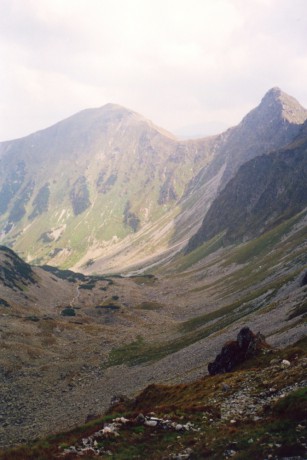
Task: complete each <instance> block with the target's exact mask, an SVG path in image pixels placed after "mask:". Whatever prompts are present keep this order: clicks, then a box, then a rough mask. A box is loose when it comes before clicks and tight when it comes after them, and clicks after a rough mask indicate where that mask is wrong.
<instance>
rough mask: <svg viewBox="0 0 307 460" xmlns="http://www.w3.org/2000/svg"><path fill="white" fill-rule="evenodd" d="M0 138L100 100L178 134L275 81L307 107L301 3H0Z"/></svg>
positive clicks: (249, 100)
mask: <svg viewBox="0 0 307 460" xmlns="http://www.w3.org/2000/svg"><path fill="white" fill-rule="evenodd" d="M0 12H1V19H0V24H1V28H0V36H1V41H0V56H1V63H2V68H1V77H0V78H1V88H2V92H1V96H0V120H1V124H0V141H4V140H10V139H14V138H19V137H23V136H25V135H27V134H30V133H32V132H35V131H38V130H40V129H44V128H47V127H48V126H50V125H52V124H54V123H56V122H58V121H60V120H62V119H64V118H67V117H69V116H71V115H73V114H74V113H76V112H78V111H80V110H83V109H86V108H91V107H100V106H102V105H105V104H107V103H110V102H111V103H117V104H120V105H123V106H125V107H128V108H130V109H132V110H134V111H136V112H138V113H141V114H142V115H144V116H145V117H146V118H148V119H150V120H152V121H153V122H154V123H155V124H157V125H159V126H162V127H163V128H165V129H167V130H169V131H171V132H173V133H174V134H176V135H179V136H183V137H195V136H198V135H199V136H201V135H208V134H213V133H218V132H221V131H223V130H224V129H226V128H227V127H229V126H234V125H236V124H237V123H238V122H239V121H240V120H241V119H242V118H243V116H244V115H245V114H246V113H247V112H248V111H250V110H251V109H252V108H253V107H255V106H256V105H258V104H259V102H260V100H261V98H262V97H263V96H264V94H265V93H266V92H267V91H268V90H269V89H270V88H272V87H274V86H279V87H280V88H281V89H282V90H283V91H285V92H286V93H288V94H290V95H292V96H294V97H295V98H296V99H297V100H298V101H299V102H300V103H301V104H302V105H303V106H305V107H306V106H307V87H306V84H305V82H306V79H307V53H306V49H305V48H306V43H307V3H306V2H305V1H304V0H293V1H292V2H289V1H288V0H251V1H250V2H244V1H243V0H214V1H213V0H191V1H189V2H187V1H176V2H175V1H174V0H166V1H163V2H162V1H161V0H157V1H156V2H154V3H153V2H150V1H149V0H143V1H141V0H130V1H129V2H125V1H124V0H119V1H117V2H116V3H113V2H110V1H107V0H91V1H90V2H88V1H85V0H66V1H65V2H63V1H60V0H41V1H40V2H37V1H35V0H29V1H27V2H23V1H21V0H0Z"/></svg>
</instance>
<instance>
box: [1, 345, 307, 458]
mask: <svg viewBox="0 0 307 460" xmlns="http://www.w3.org/2000/svg"><path fill="white" fill-rule="evenodd" d="M306 344H307V343H306V339H305V340H303V341H300V342H299V343H298V344H297V345H295V346H291V347H288V348H286V349H284V350H276V349H270V348H265V349H263V350H262V351H261V352H260V353H259V354H257V356H255V357H252V358H250V359H249V360H247V361H246V362H245V363H243V364H241V365H240V366H239V368H238V369H237V370H235V371H233V372H229V373H226V374H219V375H215V376H206V377H203V378H201V379H198V380H196V381H192V382H191V383H186V384H177V385H160V384H152V385H150V386H148V387H147V388H146V389H145V390H144V391H142V392H141V393H140V394H138V395H137V396H136V397H135V398H133V399H129V398H127V397H124V396H122V395H118V396H117V397H115V398H113V401H112V405H111V408H110V409H109V411H108V413H107V414H106V415H105V416H103V417H102V418H95V417H94V416H93V417H92V418H93V420H90V421H89V422H88V423H87V424H85V425H83V426H81V427H78V428H77V429H74V430H72V431H71V432H68V433H67V432H66V433H62V434H57V435H53V436H50V437H49V438H46V439H44V440H41V441H35V442H32V443H29V444H27V445H23V446H20V447H19V448H14V449H8V450H3V451H1V453H0V459H1V460H12V459H16V460H18V459H20V460H21V459H24V460H26V459H33V458H40V459H42V460H44V459H52V458H66V459H77V458H79V457H80V458H101V459H107V458H114V459H128V458H135V459H138V458H139V459H143V458H147V459H153V460H154V459H156V460H158V459H165V460H168V459H169V460H170V459H177V460H179V459H180V460H184V459H191V460H192V459H204V458H212V459H222V458H225V459H227V458H234V459H247V458H250V459H263V460H264V459H286V458H287V459H288V458H292V459H294V458H295V459H296V460H303V459H305V458H306V455H307V441H306V440H307V437H306V436H307V417H306V416H307V388H306V387H307V385H306V384H307V380H306V369H307V355H306ZM102 391H103V389H102ZM76 410H77V408H76ZM89 418H91V417H89Z"/></svg>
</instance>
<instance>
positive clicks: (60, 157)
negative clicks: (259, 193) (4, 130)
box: [0, 89, 307, 272]
mask: <svg viewBox="0 0 307 460" xmlns="http://www.w3.org/2000/svg"><path fill="white" fill-rule="evenodd" d="M281 101H282V102H281ZM283 107H290V109H291V110H290V109H289V110H288V109H287V111H288V112H287V113H290V112H291V111H292V112H291V113H292V118H293V120H295V123H292V122H290V121H289V120H285V119H283V115H282V113H283V110H284V109H283ZM272 117H273V118H272ZM304 117H306V118H307V111H306V110H305V109H303V108H302V107H301V106H300V105H299V103H298V102H297V101H295V99H293V98H291V97H290V96H287V95H285V93H282V92H281V91H280V90H276V89H272V90H270V91H269V92H268V93H267V94H266V95H265V96H264V98H263V99H262V101H261V103H260V104H259V106H258V107H257V108H256V109H253V110H252V111H251V112H250V113H249V114H248V115H247V116H246V117H244V118H243V120H242V122H241V123H240V124H239V125H238V126H237V127H234V128H230V129H228V130H227V131H226V132H225V133H222V134H219V135H215V136H209V137H206V138H203V139H194V140H186V141H178V140H177V139H176V138H175V137H174V136H173V135H172V134H170V133H168V132H165V131H164V130H163V129H162V128H159V127H156V126H155V125H154V124H153V123H152V122H150V121H148V120H147V119H146V118H144V117H143V116H142V115H139V114H137V113H136V112H133V111H131V110H130V109H126V108H124V107H122V106H120V105H117V104H107V105H105V106H102V107H100V108H97V109H85V110H84V111H81V112H78V113H77V114H75V115H73V116H72V117H69V118H67V119H65V120H62V121H61V122H59V123H57V124H55V125H53V126H52V127H50V128H46V129H45V130H41V131H39V132H37V133H34V134H32V135H29V136H27V137H25V138H22V139H19V140H16V141H12V142H10V141H7V142H5V143H0V203H1V205H0V235H1V241H2V242H3V243H5V244H7V245H9V246H11V247H12V248H14V249H15V250H17V251H18V252H19V253H20V254H22V256H23V257H24V258H25V259H26V260H28V261H36V262H37V263H39V264H40V263H46V262H48V263H52V264H53V265H58V266H62V267H65V268H68V267H74V269H77V270H79V271H80V270H88V269H91V270H92V271H96V272H97V271H101V270H103V271H118V270H120V271H121V272H122V271H123V270H130V267H133V266H134V265H135V264H136V263H138V261H139V260H144V261H145V260H148V261H149V260H150V258H155V257H158V256H159V257H164V256H163V255H167V254H169V253H171V252H174V251H175V252H177V251H178V250H180V249H181V248H182V247H183V246H184V245H185V244H186V240H187V239H188V238H190V237H191V236H192V235H193V233H196V231H197V230H198V228H199V227H200V225H201V223H202V220H203V218H204V216H205V214H206V212H207V211H208V209H209V207H210V205H211V203H212V201H213V200H214V199H215V197H216V196H217V195H218V193H219V192H220V191H221V190H222V189H223V188H224V187H225V186H226V184H227V182H228V181H229V180H230V179H231V178H232V177H233V176H234V175H235V174H236V172H237V170H238V168H239V167H240V166H241V164H243V163H245V162H246V161H248V160H249V159H251V158H254V157H255V156H258V155H261V154H263V153H269V152H270V151H271V150H274V149H276V148H281V147H282V146H283V145H285V144H286V143H289V142H290V141H291V140H293V139H294V137H295V136H296V134H297V132H298V130H299V127H300V125H299V124H296V123H297V122H300V121H301V120H303V119H304ZM288 118H289V117H288ZM271 119H273V122H272V123H268V120H271ZM88 261H91V262H92V261H94V264H92V265H88ZM96 261H97V264H96Z"/></svg>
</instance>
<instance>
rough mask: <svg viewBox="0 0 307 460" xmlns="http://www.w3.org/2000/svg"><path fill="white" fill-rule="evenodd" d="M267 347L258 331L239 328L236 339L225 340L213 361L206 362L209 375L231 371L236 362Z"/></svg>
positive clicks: (239, 362)
mask: <svg viewBox="0 0 307 460" xmlns="http://www.w3.org/2000/svg"><path fill="white" fill-rule="evenodd" d="M263 348H268V344H267V343H266V342H265V339H264V337H263V335H262V334H260V332H258V334H254V333H253V332H252V331H251V330H250V329H249V328H248V327H244V328H243V329H241V330H240V332H239V334H238V336H237V340H234V341H231V342H227V343H226V344H225V345H224V346H223V348H222V350H221V353H219V354H218V355H217V357H216V358H215V360H214V362H213V363H209V364H208V371H209V374H210V375H216V374H223V373H225V372H231V371H232V370H233V369H234V368H235V367H236V366H237V365H238V364H241V363H243V362H244V361H245V360H246V359H248V358H250V357H252V356H255V355H256V354H257V353H258V352H259V350H261V349H263Z"/></svg>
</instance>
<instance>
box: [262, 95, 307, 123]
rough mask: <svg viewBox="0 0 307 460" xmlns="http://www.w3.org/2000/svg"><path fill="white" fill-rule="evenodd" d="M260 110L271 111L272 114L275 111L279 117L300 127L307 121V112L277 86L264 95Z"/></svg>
mask: <svg viewBox="0 0 307 460" xmlns="http://www.w3.org/2000/svg"><path fill="white" fill-rule="evenodd" d="M259 108H262V109H263V108H264V109H265V110H266V111H268V110H269V111H270V112H271V113H272V114H273V112H274V111H275V113H276V115H277V116H280V117H281V118H282V119H283V120H286V121H288V122H289V123H292V124H297V125H300V124H302V123H304V121H305V120H306V119H307V110H306V109H305V108H304V107H302V106H301V104H300V103H299V102H298V101H297V100H296V99H295V98H294V97H292V96H289V95H288V94H287V93H284V92H283V91H282V90H281V89H280V88H279V87H277V86H276V87H274V88H271V89H270V90H269V91H268V92H267V93H266V94H265V95H264V97H263V98H262V101H261V103H260V105H259Z"/></svg>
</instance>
